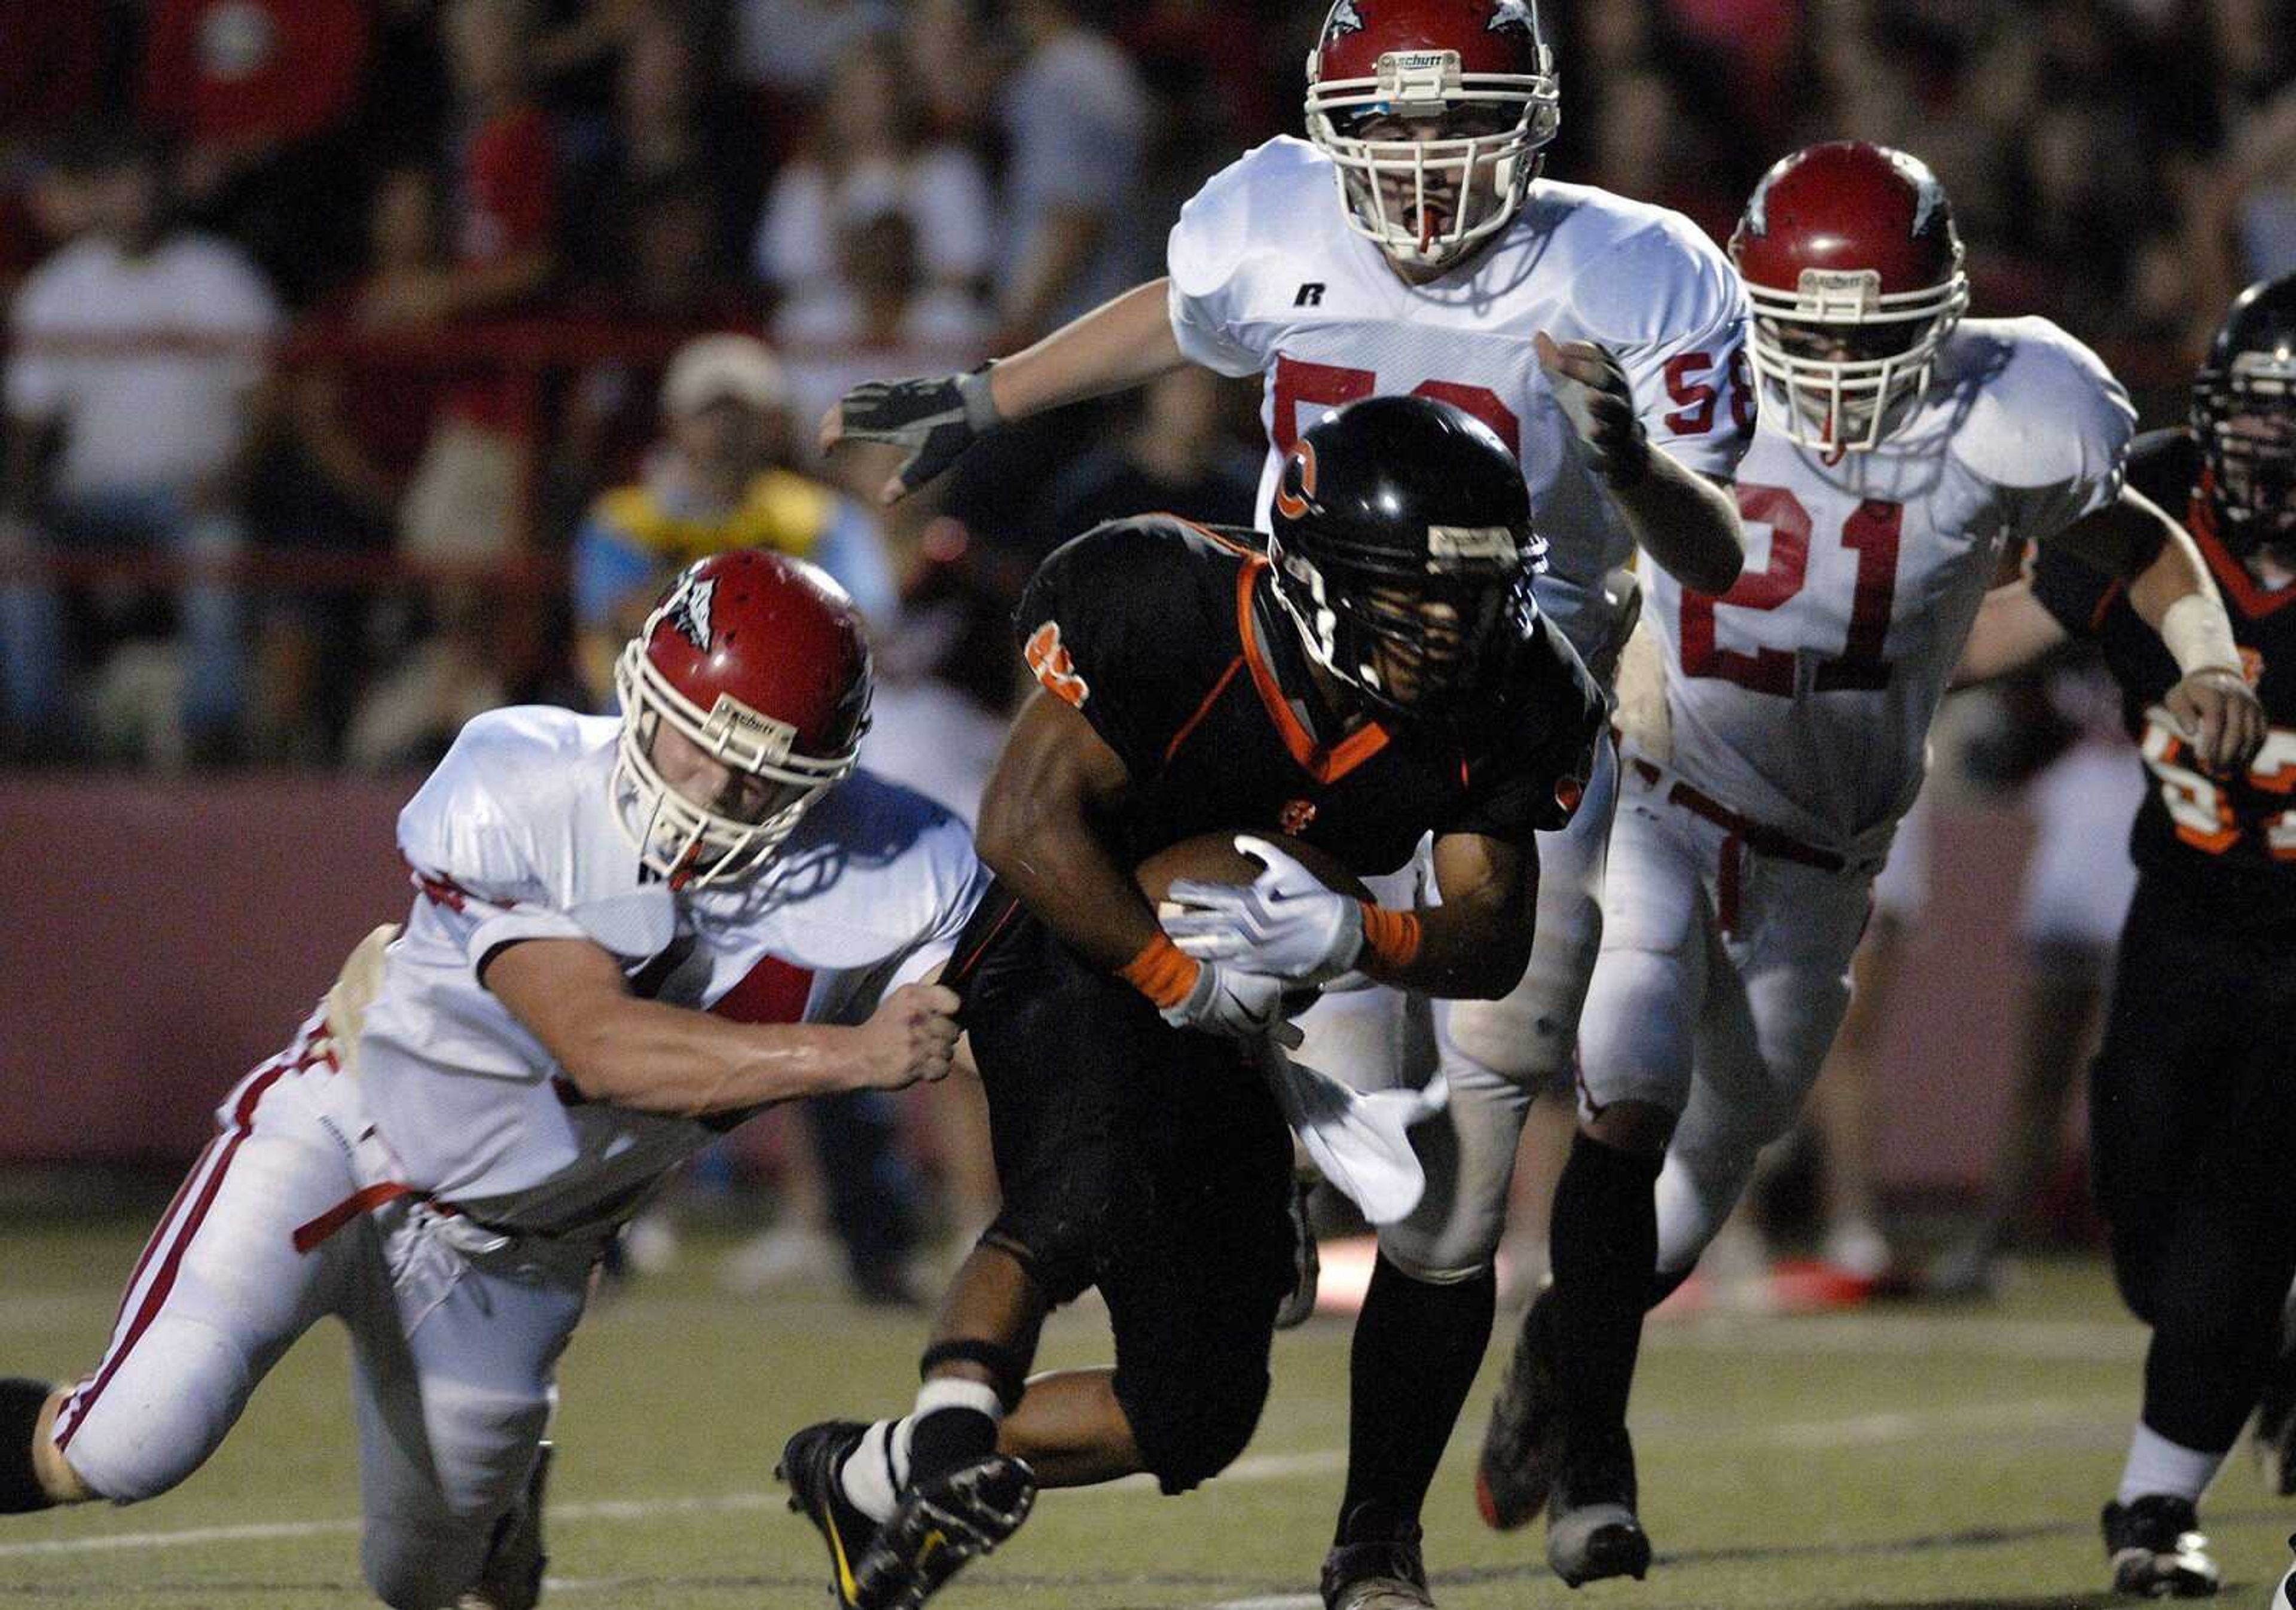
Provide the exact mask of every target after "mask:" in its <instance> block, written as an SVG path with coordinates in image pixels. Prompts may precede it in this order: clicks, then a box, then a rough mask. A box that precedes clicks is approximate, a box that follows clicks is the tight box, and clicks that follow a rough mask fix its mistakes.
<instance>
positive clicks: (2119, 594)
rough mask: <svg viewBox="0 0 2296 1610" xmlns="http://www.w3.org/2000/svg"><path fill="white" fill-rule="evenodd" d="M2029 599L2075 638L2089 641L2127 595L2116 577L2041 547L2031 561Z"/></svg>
mask: <svg viewBox="0 0 2296 1610" xmlns="http://www.w3.org/2000/svg"><path fill="white" fill-rule="evenodd" d="M2032 588H2033V596H2034V598H2035V599H2037V600H2038V601H2039V602H2040V605H2041V607H2042V608H2043V609H2046V610H2047V611H2048V612H2049V613H2050V614H2051V615H2053V616H2054V617H2056V620H2057V624H2058V625H2061V626H2062V627H2063V628H2064V629H2065V630H2066V631H2068V632H2070V633H2072V634H2073V635H2074V636H2075V637H2093V636H2095V634H2096V633H2097V630H2098V628H2099V627H2100V626H2102V625H2103V623H2104V617H2105V615H2106V614H2107V613H2108V612H2109V611H2110V610H2111V609H2112V606H2113V604H2114V603H2115V602H2116V601H2119V600H2120V599H2121V598H2123V597H2125V596H2126V595H2127V593H2128V588H2127V587H2126V586H2125V585H2124V584H2122V583H2121V582H2120V580H2118V579H2117V578H2116V577H2113V576H2107V575H2106V574H2105V573H2104V572H2103V571H2102V570H2100V569H2098V568H2096V567H2095V566H2094V565H2092V564H2090V563H2088V562H2087V560H2083V559H2080V558H2079V557H2078V556H2076V555H2074V554H2071V553H2068V552H2066V551H2065V550H2064V549H2062V548H2054V547H2047V546H2044V547H2043V548H2042V549H2041V550H2040V552H2039V556H2038V558H2037V559H2035V560H2034V561H2033V579H2032Z"/></svg>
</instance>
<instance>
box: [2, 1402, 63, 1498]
mask: <svg viewBox="0 0 2296 1610" xmlns="http://www.w3.org/2000/svg"><path fill="white" fill-rule="evenodd" d="M54 1390H55V1388H54V1387H53V1386H51V1385H48V1384H47V1383H46V1382H45V1381H28V1380H25V1379H23V1378H22V1377H15V1378H12V1379H0V1515H23V1514H25V1513H27V1512H29V1511H30V1510H34V1509H46V1508H51V1507H53V1505H54V1503H55V1500H53V1499H52V1498H50V1497H49V1496H48V1493H47V1489H46V1488H45V1487H43V1486H41V1485H40V1473H39V1469H38V1467H37V1466H36V1465H34V1464H33V1462H32V1438H33V1436H34V1435H35V1434H37V1432H38V1430H39V1427H40V1411H41V1410H44V1409H45V1408H46V1407H47V1406H48V1395H49V1393H53V1391H54Z"/></svg>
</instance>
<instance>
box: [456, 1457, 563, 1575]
mask: <svg viewBox="0 0 2296 1610" xmlns="http://www.w3.org/2000/svg"><path fill="white" fill-rule="evenodd" d="M551 1454H552V1448H551V1445H550V1444H549V1443H548V1442H545V1443H543V1444H542V1445H541V1446H540V1447H538V1448H537V1449H536V1450H535V1451H534V1468H533V1469H532V1470H531V1471H529V1473H528V1475H527V1478H526V1491H524V1492H522V1493H521V1494H520V1495H519V1500H518V1502H517V1503H516V1504H515V1505H513V1506H512V1508H511V1510H510V1512H509V1513H508V1514H507V1515H505V1516H503V1517H502V1519H500V1520H498V1521H496V1523H495V1535H494V1539H493V1541H491V1542H489V1543H488V1545H487V1563H486V1564H485V1565H483V1566H481V1567H480V1570H479V1580H478V1581H476V1582H473V1583H472V1584H471V1590H470V1591H469V1592H468V1593H465V1594H464V1595H463V1597H462V1598H459V1599H457V1600H456V1601H455V1610H534V1607H535V1606H536V1605H537V1604H538V1603H540V1602H541V1599H542V1570H543V1567H544V1566H545V1565H547V1564H548V1563H549V1557H548V1556H546V1555H545V1554H544V1553H543V1551H542V1501H543V1493H544V1490H545V1488H546V1487H548V1485H549V1484H550V1459H551Z"/></svg>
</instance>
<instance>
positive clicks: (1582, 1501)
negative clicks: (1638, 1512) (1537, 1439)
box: [1546, 1426, 1651, 1588]
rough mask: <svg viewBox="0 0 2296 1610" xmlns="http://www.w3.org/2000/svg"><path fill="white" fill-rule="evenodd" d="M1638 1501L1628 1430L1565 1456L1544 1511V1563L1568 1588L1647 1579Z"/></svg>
mask: <svg viewBox="0 0 2296 1610" xmlns="http://www.w3.org/2000/svg"><path fill="white" fill-rule="evenodd" d="M1635 1500H1636V1490H1635V1448H1634V1443H1633V1442H1631V1441H1629V1440H1628V1436H1627V1430H1626V1427H1625V1426H1620V1427H1618V1428H1617V1429H1616V1430H1614V1431H1611V1432H1610V1433H1608V1434H1605V1435H1603V1437H1602V1438H1601V1439H1600V1440H1599V1441H1598V1442H1596V1443H1595V1446H1594V1447H1592V1448H1591V1449H1579V1448H1571V1449H1570V1450H1567V1451H1566V1452H1565V1454H1564V1457H1563V1460H1562V1469H1561V1470H1560V1471H1558V1472H1557V1473H1556V1475H1555V1479H1554V1491H1553V1492H1552V1493H1550V1494H1549V1495H1548V1498H1547V1508H1546V1563H1547V1564H1548V1565H1552V1566H1553V1567H1554V1574H1555V1575H1557V1576H1559V1577H1561V1578H1562V1581H1563V1582H1564V1583H1565V1584H1566V1585H1568V1586H1570V1587H1572V1588H1578V1587H1582V1586H1584V1585H1585V1584H1586V1583H1588V1582H1595V1581H1602V1580H1603V1578H1604V1577H1609V1576H1631V1577H1633V1578H1634V1579H1635V1581H1642V1580H1643V1577H1644V1573H1647V1572H1648V1571H1649V1570H1650V1566H1651V1545H1650V1538H1649V1536H1648V1535H1647V1534H1645V1533H1644V1531H1643V1524H1642V1522H1641V1521H1640V1520H1638V1519H1636V1516H1635Z"/></svg>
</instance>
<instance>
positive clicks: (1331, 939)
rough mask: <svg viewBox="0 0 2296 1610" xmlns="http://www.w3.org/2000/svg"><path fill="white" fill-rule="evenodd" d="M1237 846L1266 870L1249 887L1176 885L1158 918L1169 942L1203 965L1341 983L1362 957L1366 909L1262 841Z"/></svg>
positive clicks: (1239, 840) (1245, 838) (1243, 839)
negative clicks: (1216, 964) (1339, 979)
mask: <svg viewBox="0 0 2296 1610" xmlns="http://www.w3.org/2000/svg"><path fill="white" fill-rule="evenodd" d="M1235 847H1236V848H1237V849H1239V850H1242V852H1243V853H1244V854H1247V855H1249V856H1251V858H1252V859H1253V860H1255V861H1257V862H1260V863H1261V864H1262V865H1264V866H1265V867H1267V870H1266V871H1264V872H1262V873H1261V874H1260V875H1259V877H1257V878H1255V879H1252V880H1251V882H1250V883H1248V884H1245V885H1243V886H1242V887H1237V886H1236V885H1234V884H1227V883H1198V882H1196V881H1195V880H1194V879H1187V878H1183V879H1177V880H1176V881H1175V882H1174V883H1173V885H1172V887H1171V890H1170V893H1169V898H1168V899H1167V900H1166V901H1165V903H1163V904H1162V905H1160V906H1159V907H1158V908H1157V912H1156V915H1157V918H1158V919H1159V920H1160V921H1161V922H1162V923H1163V925H1164V931H1165V932H1166V933H1167V934H1169V935H1170V936H1172V943H1173V944H1177V945H1178V946H1179V947H1180V948H1181V949H1182V950H1183V951H1185V952H1187V953H1188V954H1189V955H1191V956H1193V957H1194V958H1195V959H1196V960H1199V961H1203V962H1213V961H1225V962H1240V963H1242V964H1244V965H1246V966H1249V967H1250V968H1251V970H1252V971H1253V972H1255V973H1267V974H1271V975H1273V976H1274V977H1278V978H1288V979H1294V980H1297V981H1299V982H1300V983H1304V984H1320V983H1322V982H1323V981H1324V979H1326V978H1336V977H1339V976H1340V975H1341V973H1344V972H1346V971H1348V970H1349V968H1352V967H1354V966H1355V964H1356V958H1357V957H1358V956H1360V955H1361V954H1363V944H1364V914H1363V903H1362V902H1361V901H1359V900H1357V899H1356V898H1355V897H1354V896H1352V895H1342V894H1340V893H1338V892H1337V891H1335V890H1333V889H1328V888H1325V887H1324V884H1323V881H1322V880H1321V879H1318V878H1317V877H1316V875H1315V874H1314V873H1313V872H1310V871H1309V870H1308V869H1307V868H1306V867H1304V866H1301V865H1300V863H1299V862H1297V861H1294V860H1293V859H1292V857H1291V856H1289V855H1287V854H1284V853H1283V851H1281V850H1279V849H1277V848H1276V847H1275V846H1274V845H1272V844H1269V843H1268V842H1267V840H1266V839H1264V838H1251V836H1250V835H1248V834H1238V835H1237V837H1236V841H1235Z"/></svg>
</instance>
